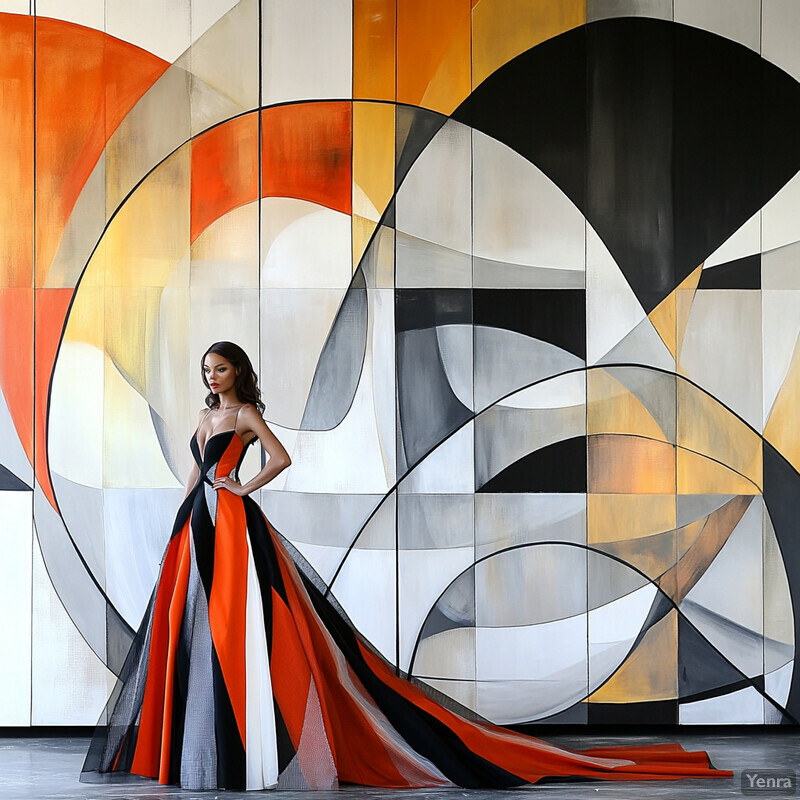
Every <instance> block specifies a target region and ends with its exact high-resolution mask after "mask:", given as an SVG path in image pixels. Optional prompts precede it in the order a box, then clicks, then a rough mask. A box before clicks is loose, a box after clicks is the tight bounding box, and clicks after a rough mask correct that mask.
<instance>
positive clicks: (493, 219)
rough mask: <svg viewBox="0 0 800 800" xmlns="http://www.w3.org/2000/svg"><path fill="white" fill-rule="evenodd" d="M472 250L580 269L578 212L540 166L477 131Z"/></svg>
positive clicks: (581, 238) (513, 260)
mask: <svg viewBox="0 0 800 800" xmlns="http://www.w3.org/2000/svg"><path fill="white" fill-rule="evenodd" d="M472 147H473V158H474V169H473V189H472V196H473V206H474V208H473V215H474V226H475V234H474V236H475V238H474V242H473V246H474V253H475V255H476V256H480V257H483V258H491V259H494V260H496V261H506V262H510V263H513V264H525V265H529V266H534V267H555V268H557V269H565V270H574V271H578V272H580V271H583V269H584V262H585V254H586V247H585V245H586V242H585V232H584V217H583V214H582V213H581V212H580V211H579V210H578V209H577V208H576V206H575V205H573V203H572V201H571V200H570V199H569V198H568V197H567V196H566V195H565V194H564V192H563V191H561V189H559V188H558V186H556V184H554V183H553V182H552V181H551V180H550V179H549V178H548V177H547V176H546V175H545V174H544V173H543V172H542V171H541V170H539V169H538V168H537V167H535V166H534V165H533V164H531V163H530V161H527V160H526V159H524V158H523V157H522V156H520V155H519V154H518V153H516V152H514V151H513V150H512V149H511V148H510V147H507V146H506V145H504V144H502V143H500V142H498V141H496V140H494V139H491V138H489V137H488V136H486V135H485V134H483V133H480V132H479V131H475V132H474V133H473V138H472Z"/></svg>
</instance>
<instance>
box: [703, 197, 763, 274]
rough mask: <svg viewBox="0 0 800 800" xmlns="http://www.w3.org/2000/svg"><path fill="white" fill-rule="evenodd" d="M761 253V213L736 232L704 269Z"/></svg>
mask: <svg viewBox="0 0 800 800" xmlns="http://www.w3.org/2000/svg"><path fill="white" fill-rule="evenodd" d="M760 252H761V211H760V210H759V211H756V213H755V214H753V216H752V217H750V219H749V220H747V222H745V223H744V225H742V226H741V227H740V228H738V229H737V230H736V231H734V232H733V233H732V234H731V235H730V236H729V237H728V238H727V239H726V240H725V241H724V242H723V243H722V244H721V245H720V246H719V247H718V248H717V249H716V250H715V251H714V252H713V253H712V254H711V255H710V256H709V257H708V258H707V259H706V260H705V261H704V262H703V269H708V268H709V267H714V266H716V265H717V264H725V263H726V262H728V261H736V259H738V258H744V257H745V256H752V255H754V254H755V253H760Z"/></svg>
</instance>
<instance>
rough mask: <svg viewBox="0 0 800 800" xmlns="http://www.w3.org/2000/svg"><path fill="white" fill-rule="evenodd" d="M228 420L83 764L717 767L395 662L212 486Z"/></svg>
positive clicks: (433, 778) (209, 784)
mask: <svg viewBox="0 0 800 800" xmlns="http://www.w3.org/2000/svg"><path fill="white" fill-rule="evenodd" d="M245 449H246V447H245V445H244V444H243V442H242V440H241V439H240V438H239V436H238V435H237V434H236V433H235V431H233V430H230V431H224V432H220V433H217V434H214V435H213V436H211V437H210V438H209V439H208V441H207V442H206V445H205V452H201V451H200V448H199V445H198V441H197V437H196V435H195V436H193V437H192V440H191V451H192V454H193V455H194V458H195V460H196V462H197V464H198V467H199V471H200V475H199V479H198V481H197V483H196V485H195V486H194V487H193V488H192V490H191V491H190V493H189V494H188V495H187V497H186V499H185V500H184V502H183V503H182V504H181V506H180V509H179V510H178V514H177V518H176V520H175V524H174V527H173V530H172V536H171V538H170V541H169V544H168V545H167V548H166V552H165V555H164V559H163V561H162V564H161V570H160V574H159V578H158V582H157V584H156V587H155V589H154V591H153V595H152V597H151V599H150V602H149V605H148V607H147V610H146V612H145V615H144V617H143V620H142V623H141V626H140V628H139V631H138V633H137V635H136V637H135V639H134V641H133V644H132V646H131V649H130V652H129V654H128V656H127V659H126V661H125V664H124V666H123V669H122V671H121V673H120V679H119V681H118V684H117V686H116V688H115V690H114V692H113V693H112V696H111V699H110V700H109V704H108V707H107V709H106V716H105V717H104V718H105V719H106V720H107V722H106V723H105V724H101V725H98V727H97V729H96V731H95V735H94V738H93V740H92V744H91V745H90V748H89V753H88V755H87V757H86V762H85V764H84V768H83V774H82V780H85V781H90V782H91V781H98V780H100V781H116V780H125V779H126V778H130V776H131V775H138V776H148V777H151V778H157V779H158V780H159V781H160V782H161V783H165V784H179V785H181V786H182V787H184V788H187V789H215V788H227V789H237V790H241V789H262V788H266V787H273V786H275V787H278V788H294V789H298V788H301V789H327V788H333V787H335V786H336V785H337V783H338V782H340V781H341V782H347V783H356V784H364V785H368V786H376V787H385V788H411V787H436V786H453V785H457V786H461V787H472V788H478V787H493V788H506V787H511V786H517V785H521V784H525V783H534V782H536V781H539V780H541V779H543V778H550V779H552V778H559V777H563V778H565V779H567V778H584V779H586V778H594V779H603V780H651V779H658V780H660V779H674V778H686V777H694V778H696V777H727V776H729V775H730V774H731V773H730V772H726V771H723V770H715V769H714V768H713V767H712V766H711V764H710V762H709V759H708V756H707V755H706V754H705V753H703V752H696V753H689V752H686V751H684V750H683V749H682V748H681V747H680V746H679V745H677V744H670V745H655V746H647V747H615V748H601V749H594V750H586V751H583V752H572V751H568V750H564V749H561V748H558V747H556V746H553V745H550V744H547V743H546V742H543V741H541V740H538V739H535V738H532V737H529V736H525V735H522V734H519V733H515V732H512V731H509V730H506V729H504V728H502V727H499V726H496V725H492V724H490V723H488V722H485V721H482V720H480V719H467V718H466V717H465V716H463V715H461V714H458V713H455V712H454V711H453V710H450V709H449V708H447V707H445V705H443V704H442V703H440V702H437V701H436V700H434V699H433V698H432V697H431V696H430V695H429V694H428V693H426V692H425V691H423V690H422V689H421V688H420V687H419V686H417V685H415V684H413V683H411V682H410V681H408V680H405V679H403V678H401V677H398V676H397V675H396V674H395V671H394V669H393V668H392V667H391V666H390V665H389V664H388V663H387V662H386V661H384V660H383V659H382V658H381V657H380V656H379V655H378V654H377V653H376V652H375V651H374V650H373V649H372V648H371V647H370V646H369V644H368V643H367V642H365V641H364V640H363V639H362V638H361V637H360V636H359V634H358V633H357V632H356V631H354V630H353V629H352V627H351V626H349V625H348V624H347V621H346V620H345V619H344V617H343V616H342V614H341V613H339V611H338V610H337V609H336V607H335V606H334V605H333V604H332V603H331V602H330V601H329V600H328V599H326V598H325V597H324V596H323V594H322V592H321V591H320V590H319V588H318V587H317V586H316V585H315V584H314V582H312V580H311V579H310V578H309V577H308V576H306V575H305V574H304V572H301V571H300V570H299V569H298V567H297V566H296V564H295V562H294V561H293V560H292V558H291V556H290V555H289V552H288V550H287V547H286V546H285V545H284V544H283V543H282V541H281V539H280V537H279V536H278V534H277V533H276V532H275V531H274V529H273V528H272V526H271V525H270V523H269V522H268V520H267V519H266V518H265V517H264V515H263V514H262V512H261V510H260V508H259V507H258V505H257V504H256V503H255V502H254V501H253V500H252V499H251V498H249V497H239V496H237V495H234V494H232V493H231V492H228V491H225V490H220V491H215V490H214V489H213V487H212V484H213V481H214V476H215V475H217V474H220V475H228V474H231V475H234V476H235V475H236V474H237V470H238V468H239V466H240V464H241V462H242V460H243V457H244V452H245Z"/></svg>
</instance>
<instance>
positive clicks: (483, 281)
mask: <svg viewBox="0 0 800 800" xmlns="http://www.w3.org/2000/svg"><path fill="white" fill-rule="evenodd" d="M585 284H586V273H585V272H584V271H583V270H582V269H556V268H554V267H553V268H551V267H532V266H528V265H526V264H511V263H509V262H506V261H493V260H492V259H490V258H478V257H477V256H475V257H474V258H473V260H472V285H473V286H474V287H475V288H480V289H583V288H584V286H585Z"/></svg>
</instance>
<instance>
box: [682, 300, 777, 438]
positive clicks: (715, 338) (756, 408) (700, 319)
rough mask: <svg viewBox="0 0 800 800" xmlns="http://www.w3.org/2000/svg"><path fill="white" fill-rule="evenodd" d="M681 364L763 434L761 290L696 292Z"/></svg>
mask: <svg viewBox="0 0 800 800" xmlns="http://www.w3.org/2000/svg"><path fill="white" fill-rule="evenodd" d="M679 363H680V372H681V373H682V374H684V375H686V376H688V377H689V378H691V379H692V380H693V381H695V382H696V383H698V384H699V385H700V386H701V387H702V388H704V389H705V390H706V391H708V392H709V393H710V394H711V395H713V396H714V397H716V398H717V399H718V400H720V401H721V402H722V403H724V404H725V405H726V406H728V407H729V408H731V409H732V410H733V411H734V412H735V413H737V414H738V415H739V416H741V417H742V418H743V419H744V420H745V421H746V422H747V423H749V424H750V425H752V426H753V427H754V428H755V429H756V430H757V431H761V430H762V427H763V426H762V413H763V412H762V404H763V400H762V390H761V296H760V292H757V291H745V290H731V289H724V290H712V289H706V290H704V291H701V292H697V293H696V294H695V296H694V302H693V304H692V310H691V314H690V316H689V324H688V325H687V327H686V335H685V337H684V340H683V347H682V349H681V352H680V362H679Z"/></svg>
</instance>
